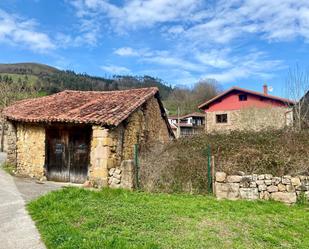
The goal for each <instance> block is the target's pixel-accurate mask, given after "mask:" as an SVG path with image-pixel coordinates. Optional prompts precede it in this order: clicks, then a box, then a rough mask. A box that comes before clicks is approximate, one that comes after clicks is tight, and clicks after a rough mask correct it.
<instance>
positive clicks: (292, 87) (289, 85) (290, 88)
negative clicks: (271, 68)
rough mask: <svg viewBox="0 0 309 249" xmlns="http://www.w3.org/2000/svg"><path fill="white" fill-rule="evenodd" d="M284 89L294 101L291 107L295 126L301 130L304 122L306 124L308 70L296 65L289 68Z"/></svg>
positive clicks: (308, 109)
mask: <svg viewBox="0 0 309 249" xmlns="http://www.w3.org/2000/svg"><path fill="white" fill-rule="evenodd" d="M286 91H287V96H288V98H289V99H291V100H293V101H294V102H295V104H294V106H291V108H293V113H294V121H295V126H296V128H297V129H298V130H302V129H303V127H304V124H307V125H308V117H309V103H308V102H309V101H308V99H307V98H306V97H305V96H306V93H307V95H308V91H309V71H305V70H303V69H301V68H300V67H299V66H298V65H296V66H295V67H294V68H292V69H290V70H289V74H288V77H287V80H286Z"/></svg>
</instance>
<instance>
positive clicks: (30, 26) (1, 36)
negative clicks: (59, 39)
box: [0, 9, 56, 52]
mask: <svg viewBox="0 0 309 249" xmlns="http://www.w3.org/2000/svg"><path fill="white" fill-rule="evenodd" d="M36 26H37V25H36V23H35V22H34V21H33V20H25V19H22V18H20V17H17V16H14V15H11V14H9V13H7V12H5V11H3V10H1V9H0V41H2V42H5V43H8V44H13V45H22V46H23V47H26V48H27V47H29V48H30V49H32V50H34V51H36V52H46V51H47V50H51V49H54V48H56V45H55V44H54V43H53V42H52V40H51V39H50V38H49V36H48V35H47V34H45V33H43V32H40V31H36Z"/></svg>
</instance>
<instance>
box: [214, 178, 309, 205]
mask: <svg viewBox="0 0 309 249" xmlns="http://www.w3.org/2000/svg"><path fill="white" fill-rule="evenodd" d="M214 192H215V195H216V197H217V198H218V199H230V200H236V199H248V200H258V199H261V200H269V199H273V200H276V201H281V202H284V203H287V204H293V203H295V202H296V200H297V197H299V196H300V195H301V194H302V193H303V194H304V195H305V196H306V198H308V199H309V176H294V177H292V176H282V177H275V176H272V175H270V174H263V175H256V174H252V175H227V174H226V173H224V172H217V173H216V176H215V187H214Z"/></svg>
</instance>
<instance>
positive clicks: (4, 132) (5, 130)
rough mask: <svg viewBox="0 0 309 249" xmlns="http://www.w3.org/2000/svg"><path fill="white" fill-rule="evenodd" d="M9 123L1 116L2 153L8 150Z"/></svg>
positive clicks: (0, 140) (0, 138) (0, 147)
mask: <svg viewBox="0 0 309 249" xmlns="http://www.w3.org/2000/svg"><path fill="white" fill-rule="evenodd" d="M8 128H9V127H8V123H7V122H6V121H4V119H3V118H2V117H1V114H0V151H3V152H7V150H8Z"/></svg>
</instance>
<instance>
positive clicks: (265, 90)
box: [263, 84, 268, 95]
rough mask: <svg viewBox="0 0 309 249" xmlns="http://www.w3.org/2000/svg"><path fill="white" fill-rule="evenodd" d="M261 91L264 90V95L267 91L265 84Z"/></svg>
mask: <svg viewBox="0 0 309 249" xmlns="http://www.w3.org/2000/svg"><path fill="white" fill-rule="evenodd" d="M263 92H264V94H265V95H267V94H268V92H267V85H266V84H264V85H263Z"/></svg>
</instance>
